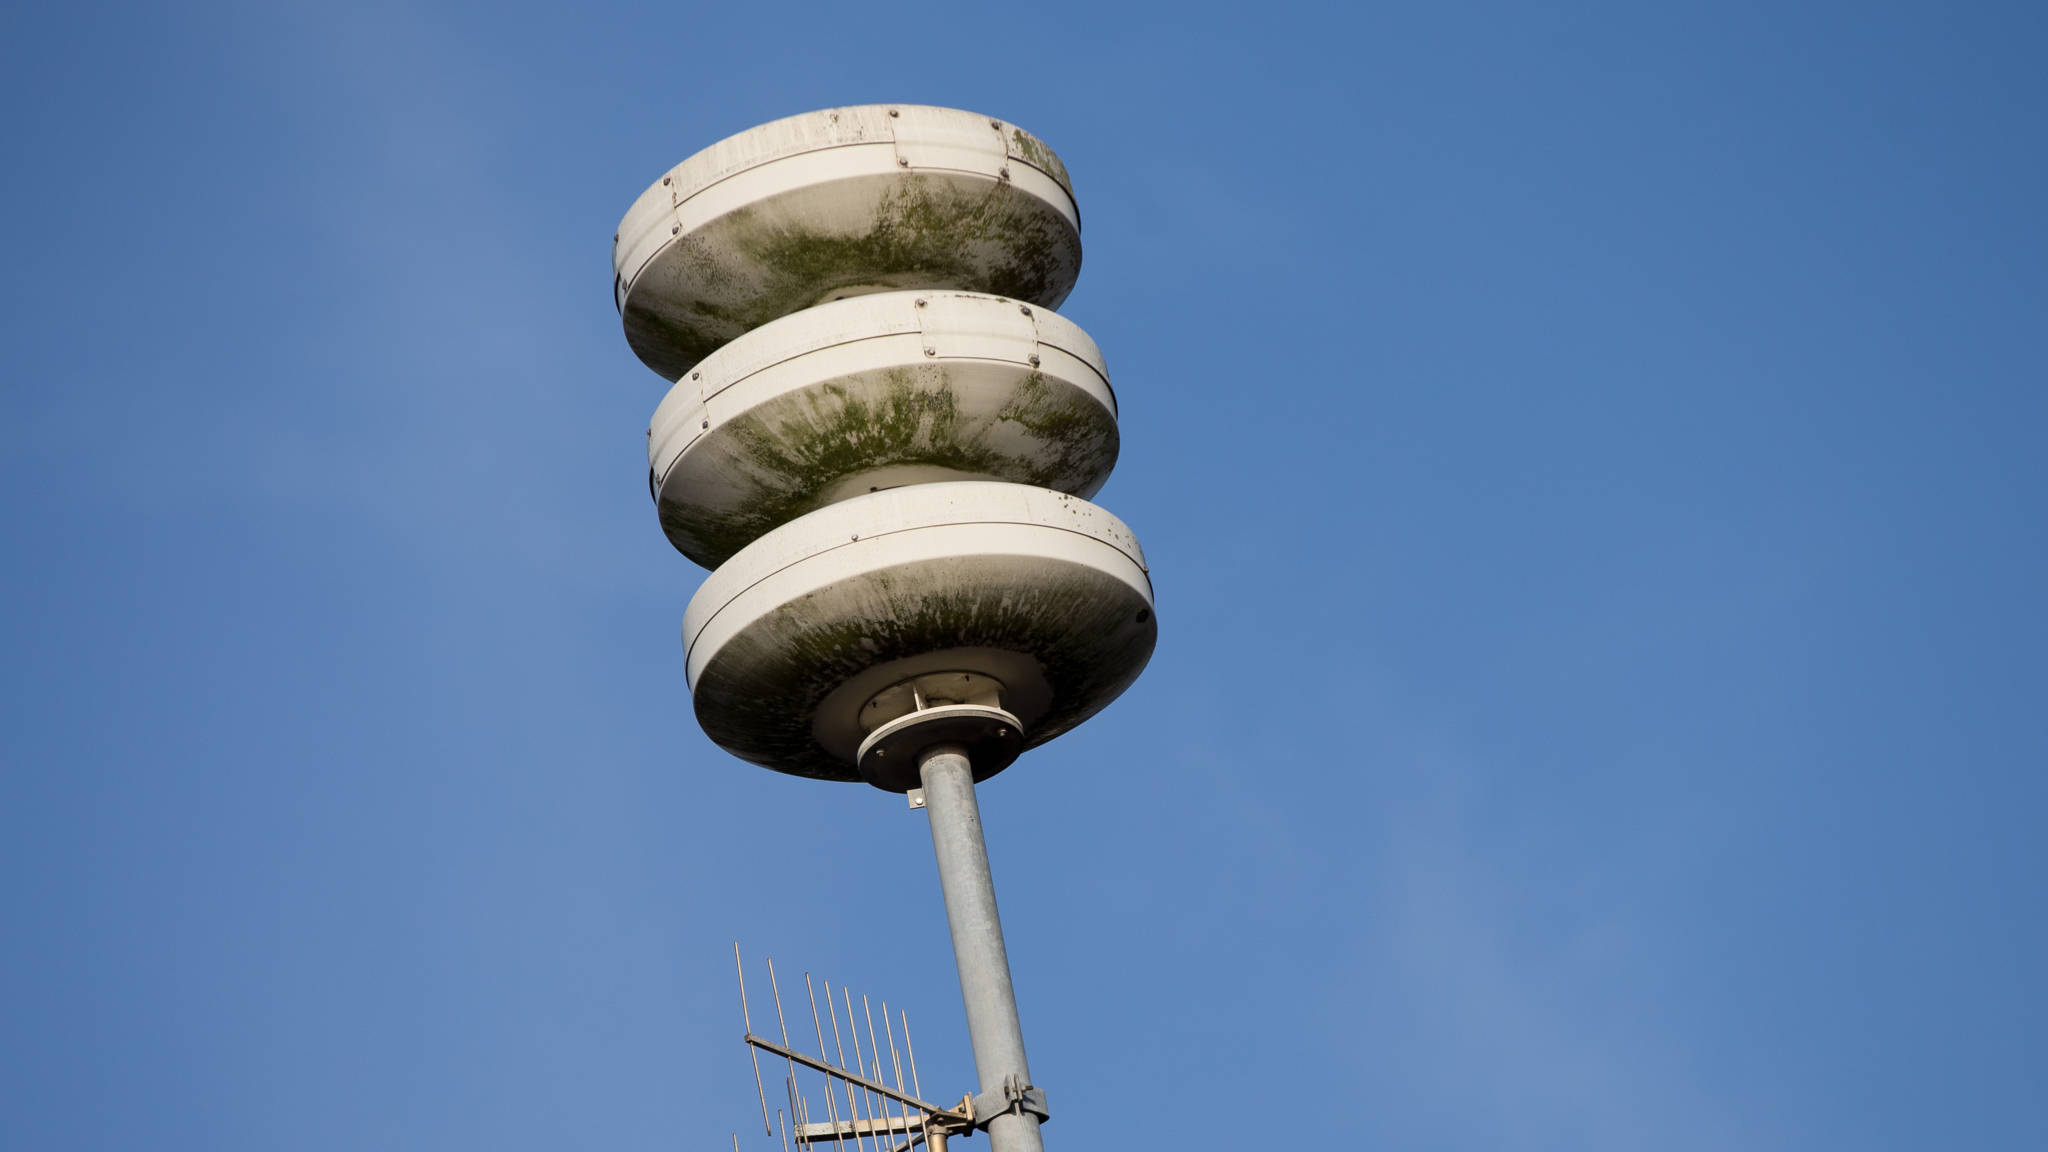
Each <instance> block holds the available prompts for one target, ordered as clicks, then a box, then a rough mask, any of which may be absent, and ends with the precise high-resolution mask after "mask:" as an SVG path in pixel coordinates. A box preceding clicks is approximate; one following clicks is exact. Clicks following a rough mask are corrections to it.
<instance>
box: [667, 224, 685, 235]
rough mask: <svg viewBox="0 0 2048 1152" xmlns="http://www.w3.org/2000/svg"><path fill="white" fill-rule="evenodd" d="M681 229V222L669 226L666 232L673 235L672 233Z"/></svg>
mask: <svg viewBox="0 0 2048 1152" xmlns="http://www.w3.org/2000/svg"><path fill="white" fill-rule="evenodd" d="M682 230H683V226H682V225H681V224H677V225H674V226H673V227H671V228H670V229H669V230H668V234H669V235H671V236H673V235H675V234H676V233H678V232H681V231H682Z"/></svg>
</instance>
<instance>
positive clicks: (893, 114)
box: [889, 108, 898, 116]
mask: <svg viewBox="0 0 2048 1152" xmlns="http://www.w3.org/2000/svg"><path fill="white" fill-rule="evenodd" d="M897 114H898V113H897V111H896V110H895V109H894V108H891V109H889V115H891V116H895V115H897Z"/></svg>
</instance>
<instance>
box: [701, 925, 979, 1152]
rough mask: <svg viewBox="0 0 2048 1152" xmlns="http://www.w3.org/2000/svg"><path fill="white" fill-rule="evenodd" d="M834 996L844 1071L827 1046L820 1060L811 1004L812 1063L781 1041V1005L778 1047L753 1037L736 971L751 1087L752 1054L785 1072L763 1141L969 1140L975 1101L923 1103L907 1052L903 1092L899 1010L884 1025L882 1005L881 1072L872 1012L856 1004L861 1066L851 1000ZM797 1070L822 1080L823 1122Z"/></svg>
mask: <svg viewBox="0 0 2048 1152" xmlns="http://www.w3.org/2000/svg"><path fill="white" fill-rule="evenodd" d="M733 953H734V955H738V954H739V945H738V943H734V945H733ZM766 963H767V967H768V969H769V971H770V972H771V973H772V972H773V970H774V967H775V962H774V961H773V960H772V959H771V960H768V961H767V962H766ZM810 978H811V977H810V973H808V972H806V973H805V974H804V983H805V986H806V987H809V985H810ZM769 984H770V986H771V987H772V986H773V984H774V978H773V976H772V975H771V977H770V979H769ZM826 987H827V988H828V989H829V988H830V984H829V983H828V984H827V985H826ZM840 994H841V995H842V996H844V997H845V998H846V1003H847V1004H848V1005H849V1010H848V1024H849V1026H850V1029H851V1031H852V1032H853V1035H854V1040H855V1046H854V1050H855V1056H854V1061H853V1064H852V1066H850V1067H849V1065H848V1064H847V1061H846V1054H845V1050H844V1049H843V1048H838V1047H837V1045H836V1044H835V1050H836V1051H837V1052H838V1057H837V1059H836V1060H835V1059H834V1058H833V1057H832V1056H831V1055H828V1054H827V1053H826V1050H825V1031H824V1027H823V1025H822V1022H821V1021H820V1018H819V1017H818V1015H817V1001H816V999H815V998H813V999H812V1001H811V1023H812V1026H813V1029H814V1032H815V1035H816V1037H817V1040H818V1055H817V1056H816V1057H813V1056H811V1055H810V1054H808V1053H806V1052H803V1051H801V1050H799V1049H797V1048H795V1047H792V1046H791V1045H790V1043H789V1040H788V1023H787V1021H786V1019H785V1018H784V1016H783V1013H782V1006H781V1003H780V1002H779V1001H777V1003H776V1014H775V1023H776V1026H777V1028H778V1029H780V1030H781V1031H782V1033H783V1037H784V1038H783V1041H782V1043H780V1044H777V1043H776V1042H774V1041H772V1040H769V1039H767V1038H765V1037H761V1036H756V1035H754V1031H753V1013H752V1011H751V1009H750V1008H749V1006H748V1004H747V990H746V973H745V970H744V968H743V967H742V969H741V972H740V1019H741V1022H742V1023H744V1024H745V1025H746V1028H747V1031H746V1032H745V1034H744V1035H743V1036H742V1039H743V1040H744V1041H745V1043H746V1045H747V1055H748V1058H749V1059H750V1060H751V1061H752V1062H753V1066H754V1077H755V1082H756V1087H757V1088H758V1087H759V1082H760V1067H761V1064H760V1058H759V1053H761V1052H767V1053H768V1054H769V1055H770V1056H778V1057H781V1058H782V1060H783V1062H784V1064H785V1065H786V1066H787V1067H788V1068H789V1075H788V1078H787V1080H786V1081H785V1082H784V1087H785V1089H786V1091H787V1096H788V1101H787V1108H786V1109H777V1110H776V1123H777V1127H776V1128H775V1129H771V1130H770V1131H769V1133H768V1134H769V1136H771V1137H775V1136H777V1135H780V1136H781V1138H782V1139H783V1140H784V1141H785V1142H786V1143H788V1144H791V1145H794V1146H795V1147H796V1148H798V1149H804V1148H808V1147H809V1146H812V1145H821V1144H827V1143H830V1144H833V1145H835V1146H836V1147H838V1148H841V1149H843V1148H845V1147H846V1141H847V1140H848V1138H851V1139H852V1141H853V1144H854V1147H856V1148H858V1149H863V1150H864V1149H867V1148H869V1147H872V1148H873V1149H874V1150H875V1152H908V1150H909V1149H910V1148H912V1147H915V1146H916V1145H918V1144H924V1145H926V1146H928V1147H930V1148H933V1149H937V1150H939V1152H944V1149H945V1147H946V1140H947V1139H948V1138H949V1137H952V1136H957V1135H968V1134H971V1133H973V1132H974V1130H975V1128H976V1127H977V1122H976V1119H975V1117H976V1114H977V1113H976V1108H977V1107H978V1106H979V1105H977V1098H976V1097H974V1096H972V1095H969V1096H966V1097H963V1098H962V1099H961V1101H960V1103H959V1104H957V1105H955V1106H953V1107H951V1108H946V1107H941V1106H939V1105H937V1104H932V1103H929V1102H927V1101H925V1100H924V1099H923V1098H922V1094H921V1090H920V1089H919V1088H917V1087H915V1084H916V1082H917V1078H918V1077H917V1057H916V1055H915V1053H912V1054H910V1059H909V1061H908V1070H909V1073H910V1077H911V1082H912V1086H911V1087H906V1086H905V1085H904V1081H903V1074H904V1071H905V1062H904V1061H903V1060H902V1058H901V1056H900V1055H899V1054H898V1053H897V1052H896V1050H895V1048H894V1035H895V1034H894V1028H895V1025H896V1023H897V1022H900V1023H901V1024H902V1026H903V1030H904V1036H905V1039H906V1040H907V1039H908V1037H909V1033H910V1017H909V1014H908V1013H906V1012H903V1011H902V1010H901V1009H899V1010H898V1014H897V1017H896V1021H894V1022H892V1021H891V1020H890V1018H889V1014H888V1007H887V1005H884V1006H883V1009H882V1019H883V1021H884V1029H883V1034H884V1035H887V1036H889V1037H890V1041H891V1047H890V1052H889V1055H890V1064H889V1070H888V1071H887V1072H885V1071H884V1068H883V1065H882V1063H881V1049H880V1047H879V1046H878V1041H877V1040H876V1035H877V1034H876V1031H875V1028H874V1013H873V1006H872V1004H871V1002H870V1001H869V999H868V997H867V996H865V995H863V996H862V997H861V998H860V1002H861V1015H862V1019H863V1020H864V1022H865V1023H866V1025H867V1027H868V1035H867V1044H868V1056H867V1058H866V1059H863V1058H862V1057H861V1056H860V1054H859V1041H860V1039H861V1036H860V1031H859V1027H858V1026H857V1024H856V1022H855V1020H854V1018H853V1016H852V1014H851V1007H850V1006H851V1005H852V1003H853V993H852V991H851V990H849V989H846V988H844V987H842V988H841V989H840ZM825 999H826V1002H827V1003H828V1004H829V1003H830V1002H831V999H832V997H831V995H830V993H829V991H828V992H827V995H826V997H825ZM833 1024H834V1027H835V1029H836V1027H837V1024H838V1020H837V1018H836V1017H835V1018H834V1020H833ZM799 1065H801V1066H802V1067H803V1068H804V1069H806V1070H808V1071H814V1072H817V1073H819V1074H820V1075H821V1077H822V1083H823V1093H822V1095H823V1098H824V1101H825V1115H826V1119H825V1120H823V1121H819V1120H816V1119H814V1117H815V1116H816V1115H817V1112H816V1110H815V1109H814V1108H813V1106H812V1104H811V1101H810V1098H809V1097H808V1096H805V1095H804V1094H803V1091H802V1088H801V1084H800V1081H799V1078H798V1076H797V1074H796V1069H797V1067H798V1066H799ZM892 1084H893V1086H892ZM856 1088H858V1089H860V1091H861V1096H862V1098H864V1099H865V1101H866V1105H867V1108H866V1112H867V1114H866V1116H865V1117H862V1116H861V1115H860V1114H859V1110H858V1109H856V1108H854V1106H853V1102H854V1100H855V1099H856V1098H855V1096H854V1089H856ZM841 1091H844V1093H845V1097H846V1101H847V1115H846V1117H845V1118H844V1119H842V1118H841V1117H840V1115H839V1107H838V1103H837V1101H838V1097H839V1094H840V1092H841ZM763 1107H764V1108H765V1107H766V1105H765V1104H764V1105H763ZM785 1111H786V1112H787V1114H788V1116H789V1117H790V1120H789V1122H788V1124H787V1125H785V1124H783V1120H782V1117H783V1114H784V1112H785ZM990 1115H992V1114H987V1113H984V1114H983V1115H982V1120H981V1122H980V1125H979V1126H984V1127H985V1126H986V1125H987V1123H988V1120H989V1118H990ZM897 1136H901V1137H905V1140H904V1142H903V1143H901V1144H895V1145H894V1147H893V1148H892V1147H891V1144H892V1143H893V1141H890V1140H887V1139H885V1138H890V1137H897ZM733 1145H734V1148H735V1149H737V1148H738V1145H739V1136H738V1134H736V1133H735V1134H734V1136H733Z"/></svg>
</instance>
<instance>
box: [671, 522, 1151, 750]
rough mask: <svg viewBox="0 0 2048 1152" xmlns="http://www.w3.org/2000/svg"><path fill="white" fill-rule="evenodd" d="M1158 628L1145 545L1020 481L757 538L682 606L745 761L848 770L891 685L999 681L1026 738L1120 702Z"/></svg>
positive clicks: (706, 688) (692, 645) (700, 675)
mask: <svg viewBox="0 0 2048 1152" xmlns="http://www.w3.org/2000/svg"><path fill="white" fill-rule="evenodd" d="M1156 635H1157V622H1156V620H1155V619H1154V617H1153V612H1152V588H1151V581H1150V579H1149V577H1148V576H1147V574H1146V571H1145V563H1144V553H1143V552H1142V551H1141V550H1140V549H1139V547H1138V543H1137V540H1136V538H1135V537H1133V536H1132V535H1131V533H1130V530H1129V529H1128V528H1126V527H1125V526H1124V525H1123V523H1122V522H1121V521H1119V520H1117V519H1116V517H1114V516H1111V515H1110V514H1109V513H1107V512H1105V511H1103V510H1102V509H1100V508H1097V507H1095V506H1094V505H1092V504H1089V503H1088V502H1087V501H1085V500H1081V499H1079V498H1076V497H1072V496H1068V495H1064V494H1062V493H1058V492H1052V491H1047V490H1044V489H1038V488H1031V487H1027V486H1024V485H1018V484H996V483H948V484H920V485H916V486H913V487H908V488H899V489H894V490H891V491H887V492H878V493H874V494H872V495H867V496H861V497H856V498H854V499H851V500H847V501H844V502H841V503H838V504H834V505H831V506H829V507H826V508H822V509H819V510H818V511H815V512H812V513H810V514H809V515H807V516H804V517H802V518H800V519H798V520H795V521H792V522H791V523H789V524H786V525H784V526H782V527H781V528H778V529H776V530H774V531H772V532H769V533H768V534H767V535H765V536H763V537H761V538H760V539H759V540H756V541H755V542H754V543H753V544H751V545H749V546H748V547H747V548H746V549H744V550H742V551H741V552H740V553H739V554H738V555H736V556H734V557H733V558H732V559H730V560H728V561H727V562H726V563H725V564H723V565H722V566H720V568H719V569H718V570H717V571H716V572H714V573H712V575H711V577H710V578H709V579H707V580H706V581H705V582H704V586H703V587H702V588H701V589H700V590H699V591H698V593H697V595H696V596H695V597H694V598H693V599H692V600H691V601H690V606H689V609H688V611H687V612H686V613H685V615H684V624H683V640H684V647H685V650H686V652H687V667H688V677H689V683H690V688H691V691H692V694H693V696H694V699H695V704H696V711H697V717H698V720H699V722H700V723H702V724H703V726H704V729H705V731H706V733H707V734H709V735H710V736H711V738H712V739H713V740H714V741H715V742H717V743H718V744H719V745H720V746H721V747H724V748H725V749H726V750H727V751H729V752H732V753H733V754H734V755H737V756H739V757H741V758H742V759H746V760H751V761H753V762H755V763H758V764H762V765H764V766H766V767H770V768H775V769H778V770H780V771H785V772H793V773H796V774H799V775H808V776H819V777H826V778H832V779H854V778H856V775H855V772H854V769H853V763H854V759H855V756H856V754H857V752H858V748H859V744H860V741H861V739H862V737H863V736H864V735H865V728H864V727H863V725H862V724H861V716H860V711H861V708H862V706H863V705H865V704H866V703H867V702H868V701H869V700H870V699H871V698H873V696H874V695H875V694H876V693H877V692H879V691H881V690H882V689H884V688H886V687H888V686H889V685H890V684H892V683H896V682H899V681H902V680H905V679H907V678H909V677H912V676H918V675H922V674H925V673H927V672H937V671H945V670H951V671H959V672H966V673H974V674H976V675H982V676H988V677H991V678H993V679H995V680H998V681H1000V682H1002V684H1003V685H1004V693H1003V698H1004V707H1005V708H1006V709H1008V710H1010V711H1012V712H1014V713H1016V714H1017V716H1018V717H1019V719H1020V720H1021V721H1022V723H1023V724H1024V725H1025V731H1026V736H1027V741H1028V745H1036V744H1039V743H1043V742H1044V741H1046V740H1049V739H1051V738H1053V737H1054V736H1057V735H1058V734H1060V733H1061V732H1064V731H1066V730H1067V729H1068V728H1071V727H1072V726H1074V725H1075V724H1078V723H1080V722H1081V721H1082V720H1084V719H1086V718H1087V717H1088V716H1090V715H1093V714H1094V713H1095V712H1097V711H1099V710H1100V709H1101V708H1103V707H1104V706H1106V705H1107V704H1108V703H1109V702H1110V701H1111V700H1113V699H1115V697H1116V696H1117V695H1118V694H1120V693H1121V692H1122V691H1123V689H1124V688H1125V687H1127V686H1128V685H1129V684H1130V683H1131V681H1132V680H1134V679H1136V677H1137V675H1138V673H1139V672H1140V671H1141V670H1142V669H1143V668H1144V665H1145V663H1146V661H1147V660H1148V659H1149V658H1150V656H1151V651H1152V645H1153V643H1154V640H1155V638H1156Z"/></svg>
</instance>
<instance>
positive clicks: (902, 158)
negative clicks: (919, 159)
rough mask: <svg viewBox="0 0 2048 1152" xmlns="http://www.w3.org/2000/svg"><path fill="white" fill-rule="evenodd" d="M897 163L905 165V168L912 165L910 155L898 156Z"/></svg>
mask: <svg viewBox="0 0 2048 1152" xmlns="http://www.w3.org/2000/svg"><path fill="white" fill-rule="evenodd" d="M896 163H897V164H899V165H901V166H903V167H905V168H908V167H910V157H908V156H898V157H897V158H896Z"/></svg>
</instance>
